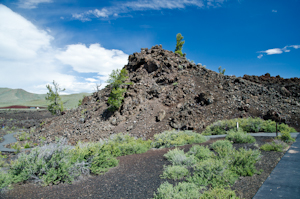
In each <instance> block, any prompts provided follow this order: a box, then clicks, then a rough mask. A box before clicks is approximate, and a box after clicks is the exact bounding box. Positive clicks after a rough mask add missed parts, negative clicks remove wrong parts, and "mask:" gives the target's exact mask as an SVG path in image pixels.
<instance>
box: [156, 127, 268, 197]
mask: <svg viewBox="0 0 300 199" xmlns="http://www.w3.org/2000/svg"><path fill="white" fill-rule="evenodd" d="M233 133H240V134H241V137H240V135H239V136H236V135H234V136H232V139H233V140H237V142H238V143H245V140H246V141H249V140H250V142H252V141H253V140H252V139H251V138H247V137H245V138H243V134H244V132H233ZM240 140H241V141H240ZM232 142H233V141H229V140H218V141H216V142H214V143H213V144H211V145H210V147H204V146H199V145H195V146H192V147H191V148H190V150H189V151H188V152H187V153H184V151H183V150H179V149H178V148H175V149H173V150H170V151H168V153H166V154H165V155H164V156H165V157H166V158H167V159H168V160H169V161H170V162H171V163H172V165H170V166H165V167H164V172H163V175H162V176H161V177H162V178H168V179H173V180H179V179H181V180H184V181H183V182H179V183H178V184H176V185H175V186H173V185H171V184H169V183H168V182H165V183H163V184H162V185H161V186H160V187H159V188H158V190H157V192H156V193H154V198H237V196H236V195H235V193H234V191H232V190H231V189H230V187H229V186H230V185H233V184H234V183H235V181H236V180H237V179H238V178H239V177H240V176H252V175H253V174H255V173H257V174H259V173H260V172H262V171H259V172H258V171H257V170H256V168H255V163H256V162H257V161H258V160H259V159H260V151H259V150H251V149H249V150H246V149H244V148H240V149H239V150H236V149H235V148H233V145H232ZM187 160H189V161H187ZM186 186H189V188H187V187H186Z"/></svg>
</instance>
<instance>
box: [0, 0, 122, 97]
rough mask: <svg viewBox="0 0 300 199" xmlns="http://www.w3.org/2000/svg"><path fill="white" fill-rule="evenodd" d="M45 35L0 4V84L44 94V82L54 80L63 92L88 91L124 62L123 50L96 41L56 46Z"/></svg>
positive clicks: (42, 31) (45, 90)
mask: <svg viewBox="0 0 300 199" xmlns="http://www.w3.org/2000/svg"><path fill="white" fill-rule="evenodd" d="M49 34H50V33H48V32H47V31H44V30H40V29H38V28H37V27H36V26H35V25H34V24H32V23H31V22H30V21H28V20H26V19H25V18H23V17H22V16H20V15H19V14H17V13H15V12H13V11H12V10H10V9H9V8H7V7H5V6H4V5H1V4H0V38H1V39H0V66H1V73H0V85H1V87H8V88H23V89H25V90H27V91H29V92H33V93H46V92H47V89H46V85H47V84H51V83H52V81H53V80H55V81H56V82H57V83H59V84H60V86H61V87H62V88H66V91H65V93H77V92H92V91H94V88H95V81H94V80H96V81H98V82H100V81H103V80H106V79H107V76H108V74H110V72H111V71H112V70H113V69H116V68H122V67H123V66H124V65H125V64H126V62H127V55H126V54H125V53H123V52H122V51H120V50H108V49H105V48H103V47H101V46H100V44H92V45H90V46H89V47H86V46H85V45H84V44H75V45H69V46H67V47H66V48H65V49H56V48H55V47H53V46H52V45H51V41H52V40H54V38H53V37H52V36H51V35H49ZM70 66H71V67H72V69H73V70H71V71H70ZM75 71H76V72H77V73H76V72H75ZM80 73H94V76H93V75H91V77H87V75H82V74H80ZM74 74H77V75H74ZM82 76H85V78H83V77H82Z"/></svg>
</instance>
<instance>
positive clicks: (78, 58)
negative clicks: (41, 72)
mask: <svg viewBox="0 0 300 199" xmlns="http://www.w3.org/2000/svg"><path fill="white" fill-rule="evenodd" d="M56 58H57V59H59V60H60V61H61V62H62V63H64V64H67V65H70V66H72V68H73V69H74V70H75V71H77V72H80V73H91V72H94V73H100V71H101V75H104V76H107V75H109V74H110V73H111V71H112V70H115V69H119V68H122V67H123V66H124V65H125V64H126V63H127V58H128V55H127V54H125V53H124V52H123V51H121V50H115V49H112V50H108V49H105V48H103V47H101V46H100V44H91V45H90V46H89V47H86V45H84V44H74V45H69V46H67V49H66V50H65V51H62V52H60V53H59V54H58V55H56Z"/></svg>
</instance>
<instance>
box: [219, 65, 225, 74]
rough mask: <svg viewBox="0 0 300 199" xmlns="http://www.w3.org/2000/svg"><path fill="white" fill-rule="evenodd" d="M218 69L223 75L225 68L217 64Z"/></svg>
mask: <svg viewBox="0 0 300 199" xmlns="http://www.w3.org/2000/svg"><path fill="white" fill-rule="evenodd" d="M218 70H219V73H220V74H223V75H224V74H225V68H224V69H223V70H222V67H221V66H219V68H218Z"/></svg>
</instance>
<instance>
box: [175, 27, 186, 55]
mask: <svg viewBox="0 0 300 199" xmlns="http://www.w3.org/2000/svg"><path fill="white" fill-rule="evenodd" d="M182 39H183V36H182V35H181V34H180V33H178V34H177V35H176V48H175V53H178V54H179V55H180V56H181V57H182V56H183V54H182V47H183V44H184V42H185V41H182Z"/></svg>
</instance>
